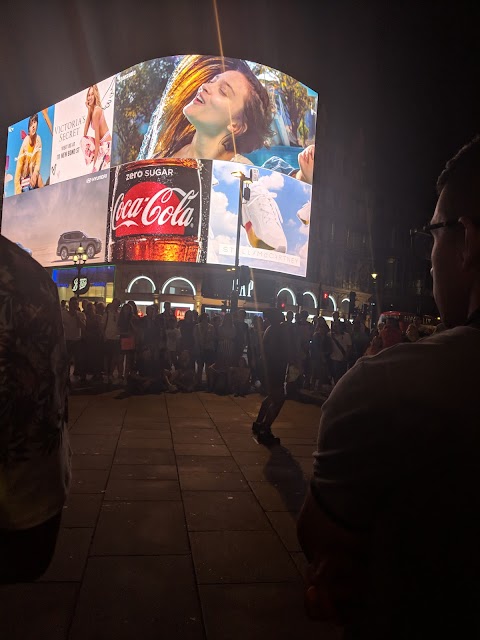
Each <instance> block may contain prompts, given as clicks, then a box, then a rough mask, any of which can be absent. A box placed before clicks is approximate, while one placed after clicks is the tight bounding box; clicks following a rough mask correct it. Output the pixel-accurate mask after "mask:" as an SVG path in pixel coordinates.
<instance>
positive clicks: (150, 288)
mask: <svg viewBox="0 0 480 640" xmlns="http://www.w3.org/2000/svg"><path fill="white" fill-rule="evenodd" d="M155 289H156V287H155V283H154V281H153V280H152V279H151V278H148V277H147V276H137V277H136V278H134V279H133V280H132V281H131V282H130V284H129V285H128V287H127V293H135V294H136V293H155Z"/></svg>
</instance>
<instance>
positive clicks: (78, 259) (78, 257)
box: [72, 244, 88, 298]
mask: <svg viewBox="0 0 480 640" xmlns="http://www.w3.org/2000/svg"><path fill="white" fill-rule="evenodd" d="M72 260H73V264H74V265H75V266H76V267H77V291H76V292H75V295H76V296H77V298H79V297H80V288H81V287H80V273H81V271H82V267H83V265H84V264H85V263H86V261H87V260H88V257H87V254H86V253H85V249H84V248H83V247H82V245H81V244H80V245H79V247H78V249H77V250H76V251H75V255H74V256H73V258H72Z"/></svg>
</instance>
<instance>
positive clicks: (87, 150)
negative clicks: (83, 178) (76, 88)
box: [80, 84, 112, 173]
mask: <svg viewBox="0 0 480 640" xmlns="http://www.w3.org/2000/svg"><path fill="white" fill-rule="evenodd" d="M85 106H86V107H87V109H88V111H87V118H86V120H85V128H84V130H83V138H82V139H81V141H80V146H81V148H82V151H83V154H84V156H85V162H86V163H87V164H90V163H92V173H94V172H95V171H100V169H106V168H108V167H109V166H110V155H111V146H112V136H111V134H110V130H109V128H108V124H107V121H106V119H105V113H104V112H103V107H102V102H101V99H100V92H99V90H98V86H97V85H96V84H93V85H92V86H91V87H89V88H88V91H87V98H86V101H85ZM90 127H91V128H92V129H93V132H94V135H93V136H89V135H88V133H89V129H90Z"/></svg>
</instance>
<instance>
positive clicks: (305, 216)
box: [297, 200, 311, 226]
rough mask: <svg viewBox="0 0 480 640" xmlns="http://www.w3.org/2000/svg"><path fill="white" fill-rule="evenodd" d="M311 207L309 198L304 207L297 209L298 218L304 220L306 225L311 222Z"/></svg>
mask: <svg viewBox="0 0 480 640" xmlns="http://www.w3.org/2000/svg"><path fill="white" fill-rule="evenodd" d="M310 209H311V203H310V200H308V202H306V203H305V204H304V205H303V207H300V209H299V210H298V211H297V218H298V219H299V220H300V222H303V224H304V225H305V226H307V225H309V224H310Z"/></svg>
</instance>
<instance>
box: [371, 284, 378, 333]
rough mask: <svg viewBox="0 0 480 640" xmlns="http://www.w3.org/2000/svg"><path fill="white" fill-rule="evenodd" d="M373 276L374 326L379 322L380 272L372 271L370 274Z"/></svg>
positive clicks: (372, 322)
mask: <svg viewBox="0 0 480 640" xmlns="http://www.w3.org/2000/svg"><path fill="white" fill-rule="evenodd" d="M370 275H371V276H372V280H373V302H372V307H373V309H372V320H371V324H372V328H373V327H374V326H375V325H376V324H377V311H378V310H377V304H378V295H377V278H378V273H375V272H373V273H371V274H370Z"/></svg>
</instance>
